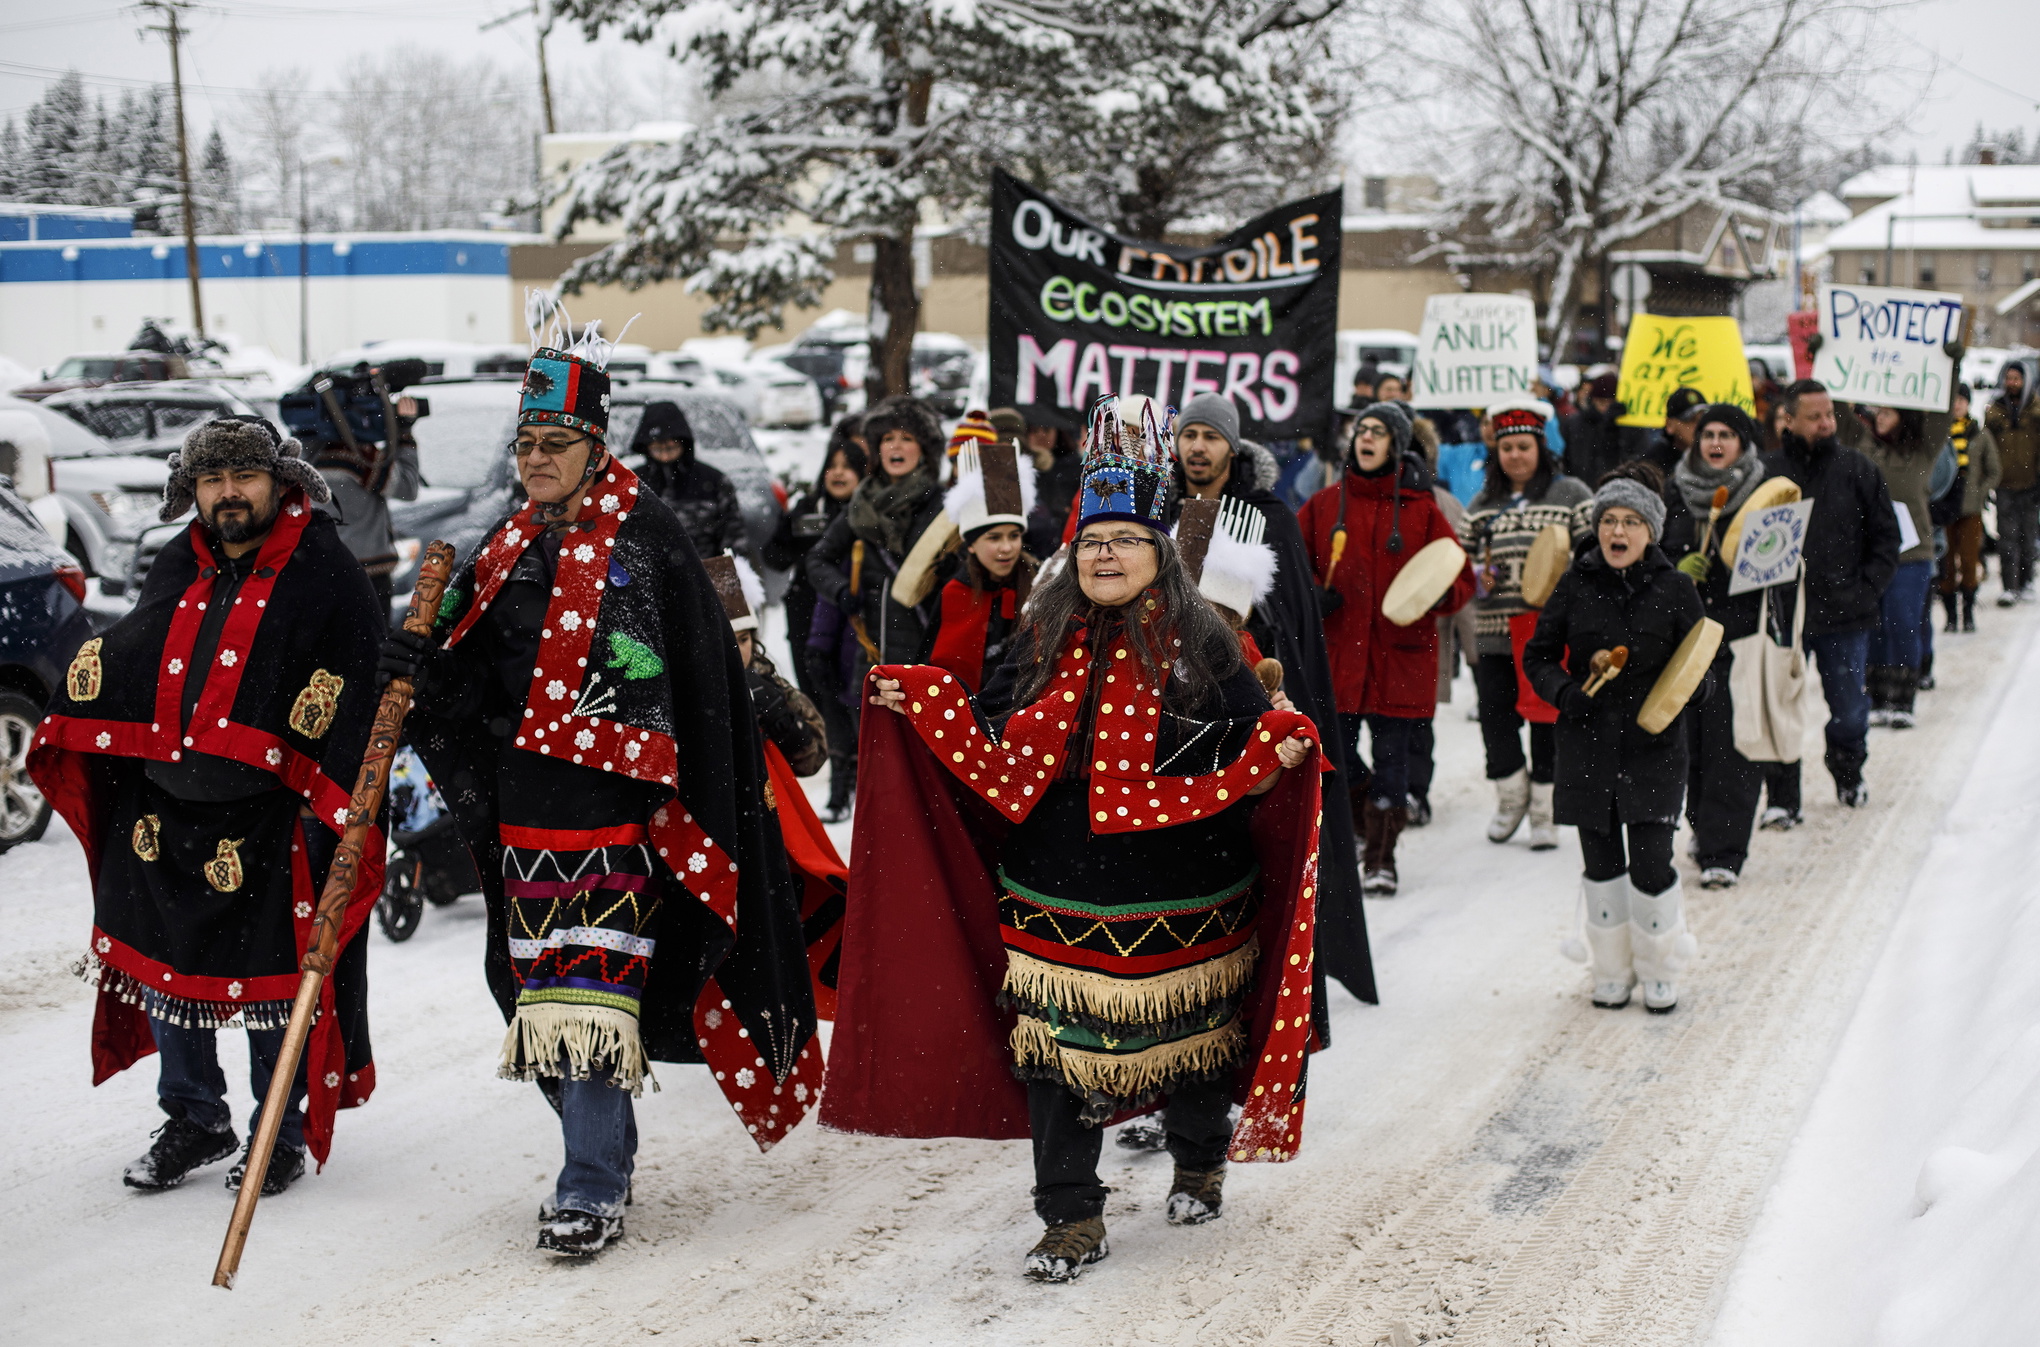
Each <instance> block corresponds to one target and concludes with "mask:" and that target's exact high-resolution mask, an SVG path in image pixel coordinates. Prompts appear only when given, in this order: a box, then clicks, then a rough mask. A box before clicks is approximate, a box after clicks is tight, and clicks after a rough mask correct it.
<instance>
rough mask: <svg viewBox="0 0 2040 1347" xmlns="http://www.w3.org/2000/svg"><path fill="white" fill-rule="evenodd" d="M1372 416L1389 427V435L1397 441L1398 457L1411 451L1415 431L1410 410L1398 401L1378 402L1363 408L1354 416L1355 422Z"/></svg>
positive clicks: (1396, 450)
mask: <svg viewBox="0 0 2040 1347" xmlns="http://www.w3.org/2000/svg"><path fill="white" fill-rule="evenodd" d="M1370 416H1371V417H1373V418H1374V419H1375V420H1377V421H1379V422H1381V424H1383V425H1384V426H1387V427H1388V437H1389V439H1390V440H1392V441H1394V443H1395V456H1396V457H1397V458H1401V457H1402V456H1403V455H1404V454H1406V453H1408V452H1409V451H1410V435H1411V434H1412V433H1413V432H1412V431H1411V429H1410V414H1409V413H1408V412H1406V411H1404V410H1403V409H1402V407H1401V406H1400V405H1398V404H1397V403H1393V402H1376V403H1373V404H1372V405H1370V406H1367V407H1363V408H1361V409H1360V415H1358V416H1356V417H1354V418H1353V424H1355V425H1358V424H1359V423H1360V422H1362V421H1365V420H1366V419H1367V418H1368V417H1370Z"/></svg>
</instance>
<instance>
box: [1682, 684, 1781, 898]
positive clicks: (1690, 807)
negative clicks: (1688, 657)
mask: <svg viewBox="0 0 2040 1347" xmlns="http://www.w3.org/2000/svg"><path fill="white" fill-rule="evenodd" d="M1729 662H1730V657H1729V654H1728V652H1727V650H1725V649H1724V650H1723V651H1722V654H1721V658H1719V659H1717V660H1715V662H1714V670H1713V673H1714V688H1715V691H1714V695H1713V696H1712V697H1709V698H1708V699H1707V700H1706V701H1705V702H1702V703H1701V704H1700V705H1699V706H1695V707H1689V708H1688V709H1687V711H1686V733H1687V741H1688V743H1689V744H1690V745H1691V746H1692V755H1691V762H1690V764H1689V766H1688V767H1687V777H1686V821H1687V822H1688V823H1690V824H1692V825H1693V840H1694V843H1695V846H1696V847H1697V849H1698V851H1699V856H1700V868H1701V869H1703V870H1706V869H1710V868H1715V867H1719V868H1721V869H1724V870H1733V871H1735V872H1736V873H1737V874H1741V873H1742V867H1743V862H1744V861H1745V860H1747V859H1748V858H1749V854H1750V830H1751V828H1752V827H1753V826H1754V825H1755V823H1756V817H1757V799H1758V797H1759V796H1761V795H1762V794H1763V790H1764V767H1763V764H1761V763H1755V762H1751V761H1750V760H1749V759H1748V758H1745V757H1744V756H1743V755H1742V754H1740V753H1738V752H1736V749H1735V703H1734V701H1733V699H1731V698H1730V696H1729V695H1728V674H1729Z"/></svg>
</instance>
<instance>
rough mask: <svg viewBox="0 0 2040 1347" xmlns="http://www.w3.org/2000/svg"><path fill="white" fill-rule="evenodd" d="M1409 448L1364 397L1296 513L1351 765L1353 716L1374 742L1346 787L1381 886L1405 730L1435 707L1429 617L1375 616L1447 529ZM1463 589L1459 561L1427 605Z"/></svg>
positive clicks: (1445, 608)
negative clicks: (1334, 464) (1342, 448)
mask: <svg viewBox="0 0 2040 1347" xmlns="http://www.w3.org/2000/svg"><path fill="white" fill-rule="evenodd" d="M1409 447H1410V419H1409V415H1408V413H1406V412H1404V411H1403V409H1402V408H1401V407H1400V406H1397V405H1396V404H1394V403H1390V402H1377V403H1375V404H1374V405H1373V406H1371V407H1369V408H1367V409H1366V410H1365V411H1363V412H1362V413H1360V421H1359V424H1358V425H1357V426H1356V427H1355V428H1354V432H1353V449H1352V453H1351V455H1350V456H1349V458H1348V459H1347V462H1346V471H1345V472H1344V473H1343V474H1342V475H1341V477H1340V480H1339V482H1338V483H1337V484H1336V485H1334V486H1328V487H1326V488H1325V489H1324V490H1322V491H1320V492H1318V493H1317V494H1316V495H1315V496H1312V497H1311V498H1310V499H1309V500H1308V501H1306V502H1305V503H1304V507H1303V509H1302V511H1301V512H1300V513H1299V514H1298V515H1297V520H1296V522H1297V523H1298V525H1300V526H1301V527H1302V529H1303V543H1304V547H1305V548H1306V550H1307V551H1308V552H1309V554H1310V561H1311V570H1312V572H1313V574H1315V575H1316V577H1317V580H1318V585H1319V595H1320V598H1321V599H1322V601H1323V605H1324V611H1325V644H1326V645H1327V646H1329V647H1330V649H1331V656H1332V691H1333V694H1334V698H1335V700H1336V702H1337V705H1338V708H1339V723H1340V729H1341V731H1342V732H1343V733H1344V734H1345V736H1346V742H1347V743H1349V744H1351V745H1353V754H1354V758H1353V760H1354V762H1355V763H1356V764H1358V763H1359V762H1360V761H1361V760H1362V759H1361V756H1360V751H1359V741H1360V727H1361V725H1362V724H1363V723H1364V724H1365V725H1366V727H1367V732H1368V735H1369V737H1370V739H1371V740H1372V744H1373V750H1374V752H1373V770H1372V772H1371V773H1369V774H1365V775H1363V774H1362V773H1361V772H1359V771H1356V772H1355V776H1356V778H1359V784H1356V785H1355V786H1354V787H1353V790H1354V795H1355V798H1354V807H1355V813H1356V814H1357V815H1358V817H1359V819H1360V836H1361V839H1362V841H1363V842H1364V843H1365V848H1364V854H1363V856H1362V859H1361V870H1362V871H1363V879H1362V887H1363V888H1364V889H1365V890H1366V891H1367V892H1369V893H1381V894H1389V893H1394V892H1395V890H1396V869H1395V844H1396V839H1397V838H1398V837H1400V836H1401V835H1402V830H1403V827H1404V825H1405V824H1406V823H1407V822H1408V821H1409V808H1408V798H1409V755H1410V735H1411V732H1412V730H1413V728H1414V727H1415V726H1416V725H1417V724H1418V723H1420V722H1422V721H1427V720H1429V719H1430V718H1431V717H1432V715H1434V714H1435V713H1436V711H1437V709H1438V626H1437V624H1436V623H1435V622H1432V621H1429V620H1428V619H1426V620H1423V621H1418V622H1413V623H1411V624H1410V625H1409V626H1407V627H1402V626H1397V625H1396V624H1395V623H1393V622H1391V621H1389V620H1388V619H1387V618H1386V617H1384V616H1383V615H1382V612H1381V600H1382V597H1383V595H1385V594H1386V593H1387V592H1388V587H1389V585H1390V583H1391V582H1393V581H1394V579H1395V577H1396V575H1397V574H1398V573H1399V572H1400V571H1401V570H1402V568H1403V566H1404V565H1405V564H1406V563H1407V562H1408V561H1409V560H1410V558H1412V557H1414V556H1415V555H1416V554H1417V553H1418V552H1419V551H1420V550H1422V548H1423V547H1424V546H1425V545H1426V544H1428V543H1430V542H1432V541H1433V540H1434V539H1438V538H1450V537H1452V536H1453V535H1452V526H1451V525H1450V524H1448V523H1446V522H1445V516H1444V514H1443V513H1442V512H1441V511H1440V510H1439V509H1438V505H1437V502H1436V501H1435V500H1433V499H1432V497H1431V482H1430V475H1429V473H1427V472H1426V471H1425V469H1424V465H1423V463H1422V461H1421V460H1420V459H1417V458H1414V457H1412V456H1410V455H1409V453H1408V450H1409ZM1472 597H1473V568H1472V567H1471V566H1470V565H1465V566H1461V568H1460V573H1459V575H1458V576H1457V577H1455V578H1454V580H1453V582H1452V587H1451V588H1450V589H1448V590H1447V591H1446V592H1445V595H1444V597H1443V598H1441V599H1439V600H1438V603H1437V605H1436V607H1435V608H1434V609H1433V610H1432V611H1433V612H1435V613H1441V614H1442V613H1452V612H1456V611H1458V610H1459V609H1460V608H1461V607H1462V606H1464V605H1465V603H1466V602H1467V601H1468V600H1469V599H1471V598H1472Z"/></svg>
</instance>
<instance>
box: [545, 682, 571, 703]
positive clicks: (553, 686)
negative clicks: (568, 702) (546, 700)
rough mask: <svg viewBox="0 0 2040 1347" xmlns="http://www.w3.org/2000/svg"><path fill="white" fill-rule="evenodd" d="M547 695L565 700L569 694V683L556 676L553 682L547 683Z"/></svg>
mask: <svg viewBox="0 0 2040 1347" xmlns="http://www.w3.org/2000/svg"><path fill="white" fill-rule="evenodd" d="M545 695H546V696H548V697H550V698H552V699H553V700H554V701H561V700H564V699H565V697H566V695H567V685H566V684H565V683H562V682H561V681H560V680H559V679H557V678H555V679H553V681H552V682H550V683H547V684H546V685H545Z"/></svg>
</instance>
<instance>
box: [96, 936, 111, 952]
mask: <svg viewBox="0 0 2040 1347" xmlns="http://www.w3.org/2000/svg"><path fill="white" fill-rule="evenodd" d="M99 952H100V953H101V954H111V953H112V952H113V942H112V941H111V940H108V939H107V938H106V937H105V936H103V935H102V936H100V937H99Z"/></svg>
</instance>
